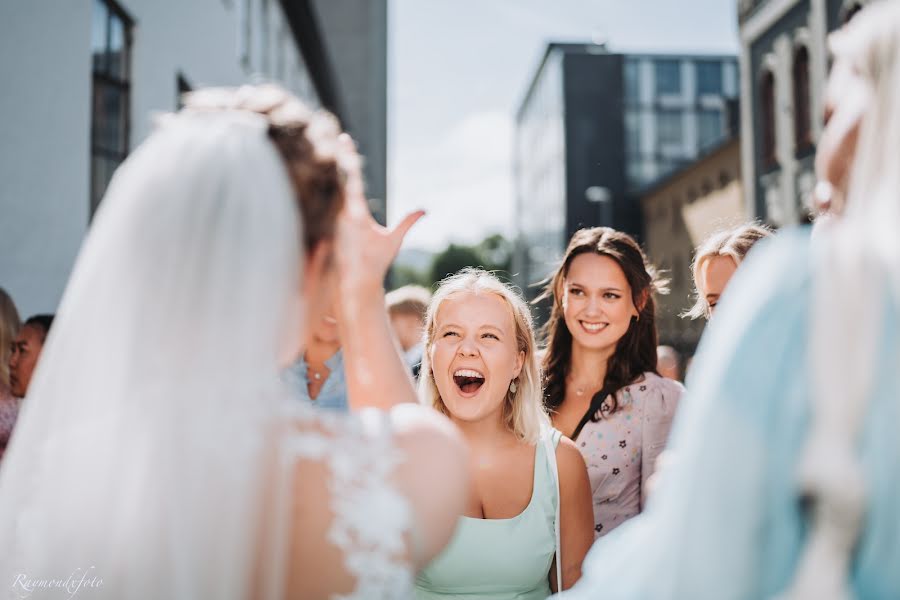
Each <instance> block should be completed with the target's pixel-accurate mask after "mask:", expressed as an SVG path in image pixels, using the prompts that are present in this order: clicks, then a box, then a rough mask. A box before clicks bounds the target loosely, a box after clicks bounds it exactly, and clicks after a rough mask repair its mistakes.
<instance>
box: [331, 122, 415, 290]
mask: <svg viewBox="0 0 900 600" xmlns="http://www.w3.org/2000/svg"><path fill="white" fill-rule="evenodd" d="M340 142H341V143H342V144H346V145H348V146H349V147H350V148H353V149H354V150H355V148H354V146H353V140H352V139H351V138H350V136H349V135H347V134H343V135H341V138H340ZM346 168H347V183H346V196H345V199H344V208H343V210H342V211H341V213H340V215H339V216H338V223H337V234H336V238H335V258H336V260H337V267H338V272H339V276H340V280H341V288H342V289H352V290H358V289H363V290H371V289H379V288H380V287H381V285H382V283H383V281H384V276H385V274H386V273H387V270H388V267H390V265H391V263H392V262H393V261H394V258H395V257H396V256H397V252H398V251H399V250H400V244H401V243H402V242H403V238H404V237H405V236H406V233H407V232H408V231H409V229H410V228H411V227H412V226H413V225H414V224H415V223H416V221H418V220H419V219H420V218H421V217H422V215H424V214H425V213H424V211H421V210H420V211H416V212H413V213H410V214H409V215H407V216H406V218H404V219H403V221H402V222H401V223H400V224H399V225H397V226H396V227H395V228H394V229H388V228H387V227H383V226H382V225H380V224H379V223H378V222H376V221H375V219H374V218H373V217H372V214H371V213H370V212H369V207H368V204H367V202H366V198H365V193H364V189H363V182H362V173H361V169H360V162H359V161H356V162H355V163H354V164H352V165H347V166H346Z"/></svg>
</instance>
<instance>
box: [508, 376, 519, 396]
mask: <svg viewBox="0 0 900 600" xmlns="http://www.w3.org/2000/svg"><path fill="white" fill-rule="evenodd" d="M518 389H519V386H517V385H516V380H515V379H513V380H512V381H510V382H509V392H510V393H511V394H515V393H516V390H518Z"/></svg>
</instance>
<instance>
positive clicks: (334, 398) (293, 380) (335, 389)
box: [284, 350, 348, 412]
mask: <svg viewBox="0 0 900 600" xmlns="http://www.w3.org/2000/svg"><path fill="white" fill-rule="evenodd" d="M325 366H326V367H328V371H329V373H328V378H327V379H325V383H323V384H322V389H321V390H319V395H318V396H317V397H316V398H315V399H312V398H310V396H309V388H308V387H307V385H308V383H309V379H308V373H309V365H308V364H307V363H306V359H305V358H304V357H302V356H301V357H300V359H299V360H298V361H297V362H295V363H294V364H293V365H291V366H290V367H288V368H287V369H286V370H285V372H284V378H285V381H286V382H287V384H288V386H290V389H291V391H292V392H293V394H294V395H295V397H297V398H299V399H300V400H302V401H304V402H309V403H310V404H312V405H313V406H318V407H319V408H323V409H325V410H333V411H337V412H347V411H348V407H347V382H346V380H345V375H344V353H343V350H338V351H337V352H335V353H334V355H333V356H332V357H331V358H329V359H328V360H326V361H325Z"/></svg>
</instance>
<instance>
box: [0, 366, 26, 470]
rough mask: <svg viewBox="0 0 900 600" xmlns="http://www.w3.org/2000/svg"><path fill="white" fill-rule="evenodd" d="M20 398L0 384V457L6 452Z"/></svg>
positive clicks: (17, 414) (17, 413)
mask: <svg viewBox="0 0 900 600" xmlns="http://www.w3.org/2000/svg"><path fill="white" fill-rule="evenodd" d="M20 403H21V400H19V399H18V398H16V397H15V396H13V395H12V393H10V391H9V388H7V387H5V386H3V384H0V459H2V458H3V454H4V453H5V452H6V445H7V443H9V437H10V435H11V434H12V430H13V427H14V426H15V424H16V418H17V417H18V416H19V404H20Z"/></svg>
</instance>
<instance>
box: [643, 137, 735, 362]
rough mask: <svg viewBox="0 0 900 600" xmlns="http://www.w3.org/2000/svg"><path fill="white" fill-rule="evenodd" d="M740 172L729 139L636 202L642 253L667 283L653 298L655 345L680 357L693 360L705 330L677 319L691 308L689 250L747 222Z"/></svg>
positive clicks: (732, 139)
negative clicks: (642, 234) (672, 349)
mask: <svg viewBox="0 0 900 600" xmlns="http://www.w3.org/2000/svg"><path fill="white" fill-rule="evenodd" d="M740 169H741V153H740V141H739V139H738V138H737V137H733V138H729V139H727V140H726V141H724V142H721V143H720V144H719V145H718V146H715V147H713V148H711V149H708V150H707V152H706V153H705V154H704V155H703V156H701V157H699V158H697V159H696V160H695V161H694V162H692V163H691V164H689V165H687V166H685V167H683V168H682V169H680V170H678V171H676V172H675V173H672V174H670V175H669V176H668V177H666V178H664V179H663V180H661V181H659V182H658V183H657V184H656V185H654V186H652V187H651V188H649V189H647V190H646V191H645V192H644V193H643V195H642V196H641V198H640V203H641V211H642V213H643V216H644V223H645V225H644V231H645V237H644V249H645V251H646V252H647V256H648V258H649V259H650V262H651V263H652V264H653V265H654V266H656V267H657V268H658V269H661V271H662V272H663V275H664V276H665V277H666V278H668V279H669V293H668V294H667V295H663V296H659V297H658V298H657V328H658V330H659V339H660V343H661V344H667V345H670V346H673V347H675V348H676V349H677V350H678V351H679V352H681V353H682V355H690V354H693V352H694V348H695V347H696V345H697V342H698V341H699V339H700V334H701V333H702V331H703V327H704V325H705V322H703V321H699V320H698V321H692V320H689V319H684V318H682V317H681V316H680V315H681V314H682V313H683V312H684V311H686V310H687V309H689V308H690V307H691V306H692V305H693V303H694V291H693V277H692V274H691V262H692V261H693V257H694V249H695V248H696V247H697V246H698V245H699V244H700V242H702V241H703V240H704V239H705V238H706V237H707V236H708V235H709V234H711V233H713V232H714V231H716V230H718V229H721V228H724V227H729V226H733V225H737V224H739V223H742V222H744V221H746V220H747V215H746V213H745V211H744V202H743V198H742V194H741V174H740Z"/></svg>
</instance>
